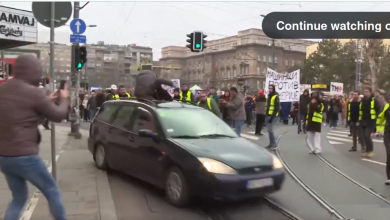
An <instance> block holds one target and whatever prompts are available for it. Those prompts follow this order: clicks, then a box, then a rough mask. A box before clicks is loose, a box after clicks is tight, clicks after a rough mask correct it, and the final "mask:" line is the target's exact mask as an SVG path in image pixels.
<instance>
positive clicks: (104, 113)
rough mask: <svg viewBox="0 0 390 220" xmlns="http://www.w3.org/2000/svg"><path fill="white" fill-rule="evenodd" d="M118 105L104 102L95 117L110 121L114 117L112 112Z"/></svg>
mask: <svg viewBox="0 0 390 220" xmlns="http://www.w3.org/2000/svg"><path fill="white" fill-rule="evenodd" d="M119 107H120V105H118V104H113V103H105V104H104V105H103V106H102V107H101V108H100V111H99V114H98V115H97V116H96V119H97V120H99V121H103V122H107V123H110V122H111V121H112V120H113V119H114V117H113V115H114V113H115V112H116V111H117V110H118V108H119Z"/></svg>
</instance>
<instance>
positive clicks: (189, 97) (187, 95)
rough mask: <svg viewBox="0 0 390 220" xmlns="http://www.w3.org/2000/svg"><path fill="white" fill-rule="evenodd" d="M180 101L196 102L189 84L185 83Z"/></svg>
mask: <svg viewBox="0 0 390 220" xmlns="http://www.w3.org/2000/svg"><path fill="white" fill-rule="evenodd" d="M180 101H187V102H195V97H194V94H192V92H191V91H190V90H188V86H187V84H184V83H183V84H182V86H181V93H180Z"/></svg>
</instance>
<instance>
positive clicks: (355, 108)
mask: <svg viewBox="0 0 390 220" xmlns="http://www.w3.org/2000/svg"><path fill="white" fill-rule="evenodd" d="M346 113H347V124H348V126H349V131H350V134H351V136H352V147H351V149H349V151H350V152H354V151H357V139H360V138H361V135H362V130H361V127H360V121H361V120H362V114H363V113H362V100H361V99H360V97H359V92H358V91H355V92H353V94H352V99H350V100H349V102H348V104H347V112H346ZM362 152H365V149H363V148H362Z"/></svg>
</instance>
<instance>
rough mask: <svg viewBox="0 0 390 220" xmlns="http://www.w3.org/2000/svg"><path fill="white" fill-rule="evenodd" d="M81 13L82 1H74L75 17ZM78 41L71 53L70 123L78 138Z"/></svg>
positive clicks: (72, 132)
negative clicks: (76, 51)
mask: <svg viewBox="0 0 390 220" xmlns="http://www.w3.org/2000/svg"><path fill="white" fill-rule="evenodd" d="M79 13H80V2H74V4H73V19H75V18H79ZM78 45H79V44H78V43H74V44H73V45H72V54H71V59H72V62H71V63H72V65H71V70H72V77H71V79H72V91H74V93H73V94H74V96H73V97H74V101H73V102H72V111H71V113H70V114H71V117H70V120H71V124H70V133H69V136H74V137H75V138H76V139H80V138H81V133H80V108H79V107H80V99H79V91H80V77H81V76H80V73H79V70H77V69H76V67H75V60H76V57H75V56H76V54H75V50H74V48H75V46H78Z"/></svg>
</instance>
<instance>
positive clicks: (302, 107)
mask: <svg viewBox="0 0 390 220" xmlns="http://www.w3.org/2000/svg"><path fill="white" fill-rule="evenodd" d="M310 100H311V98H310V96H309V95H304V94H302V95H301V97H299V113H300V114H301V115H306V114H307V106H308V104H309V103H310Z"/></svg>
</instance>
